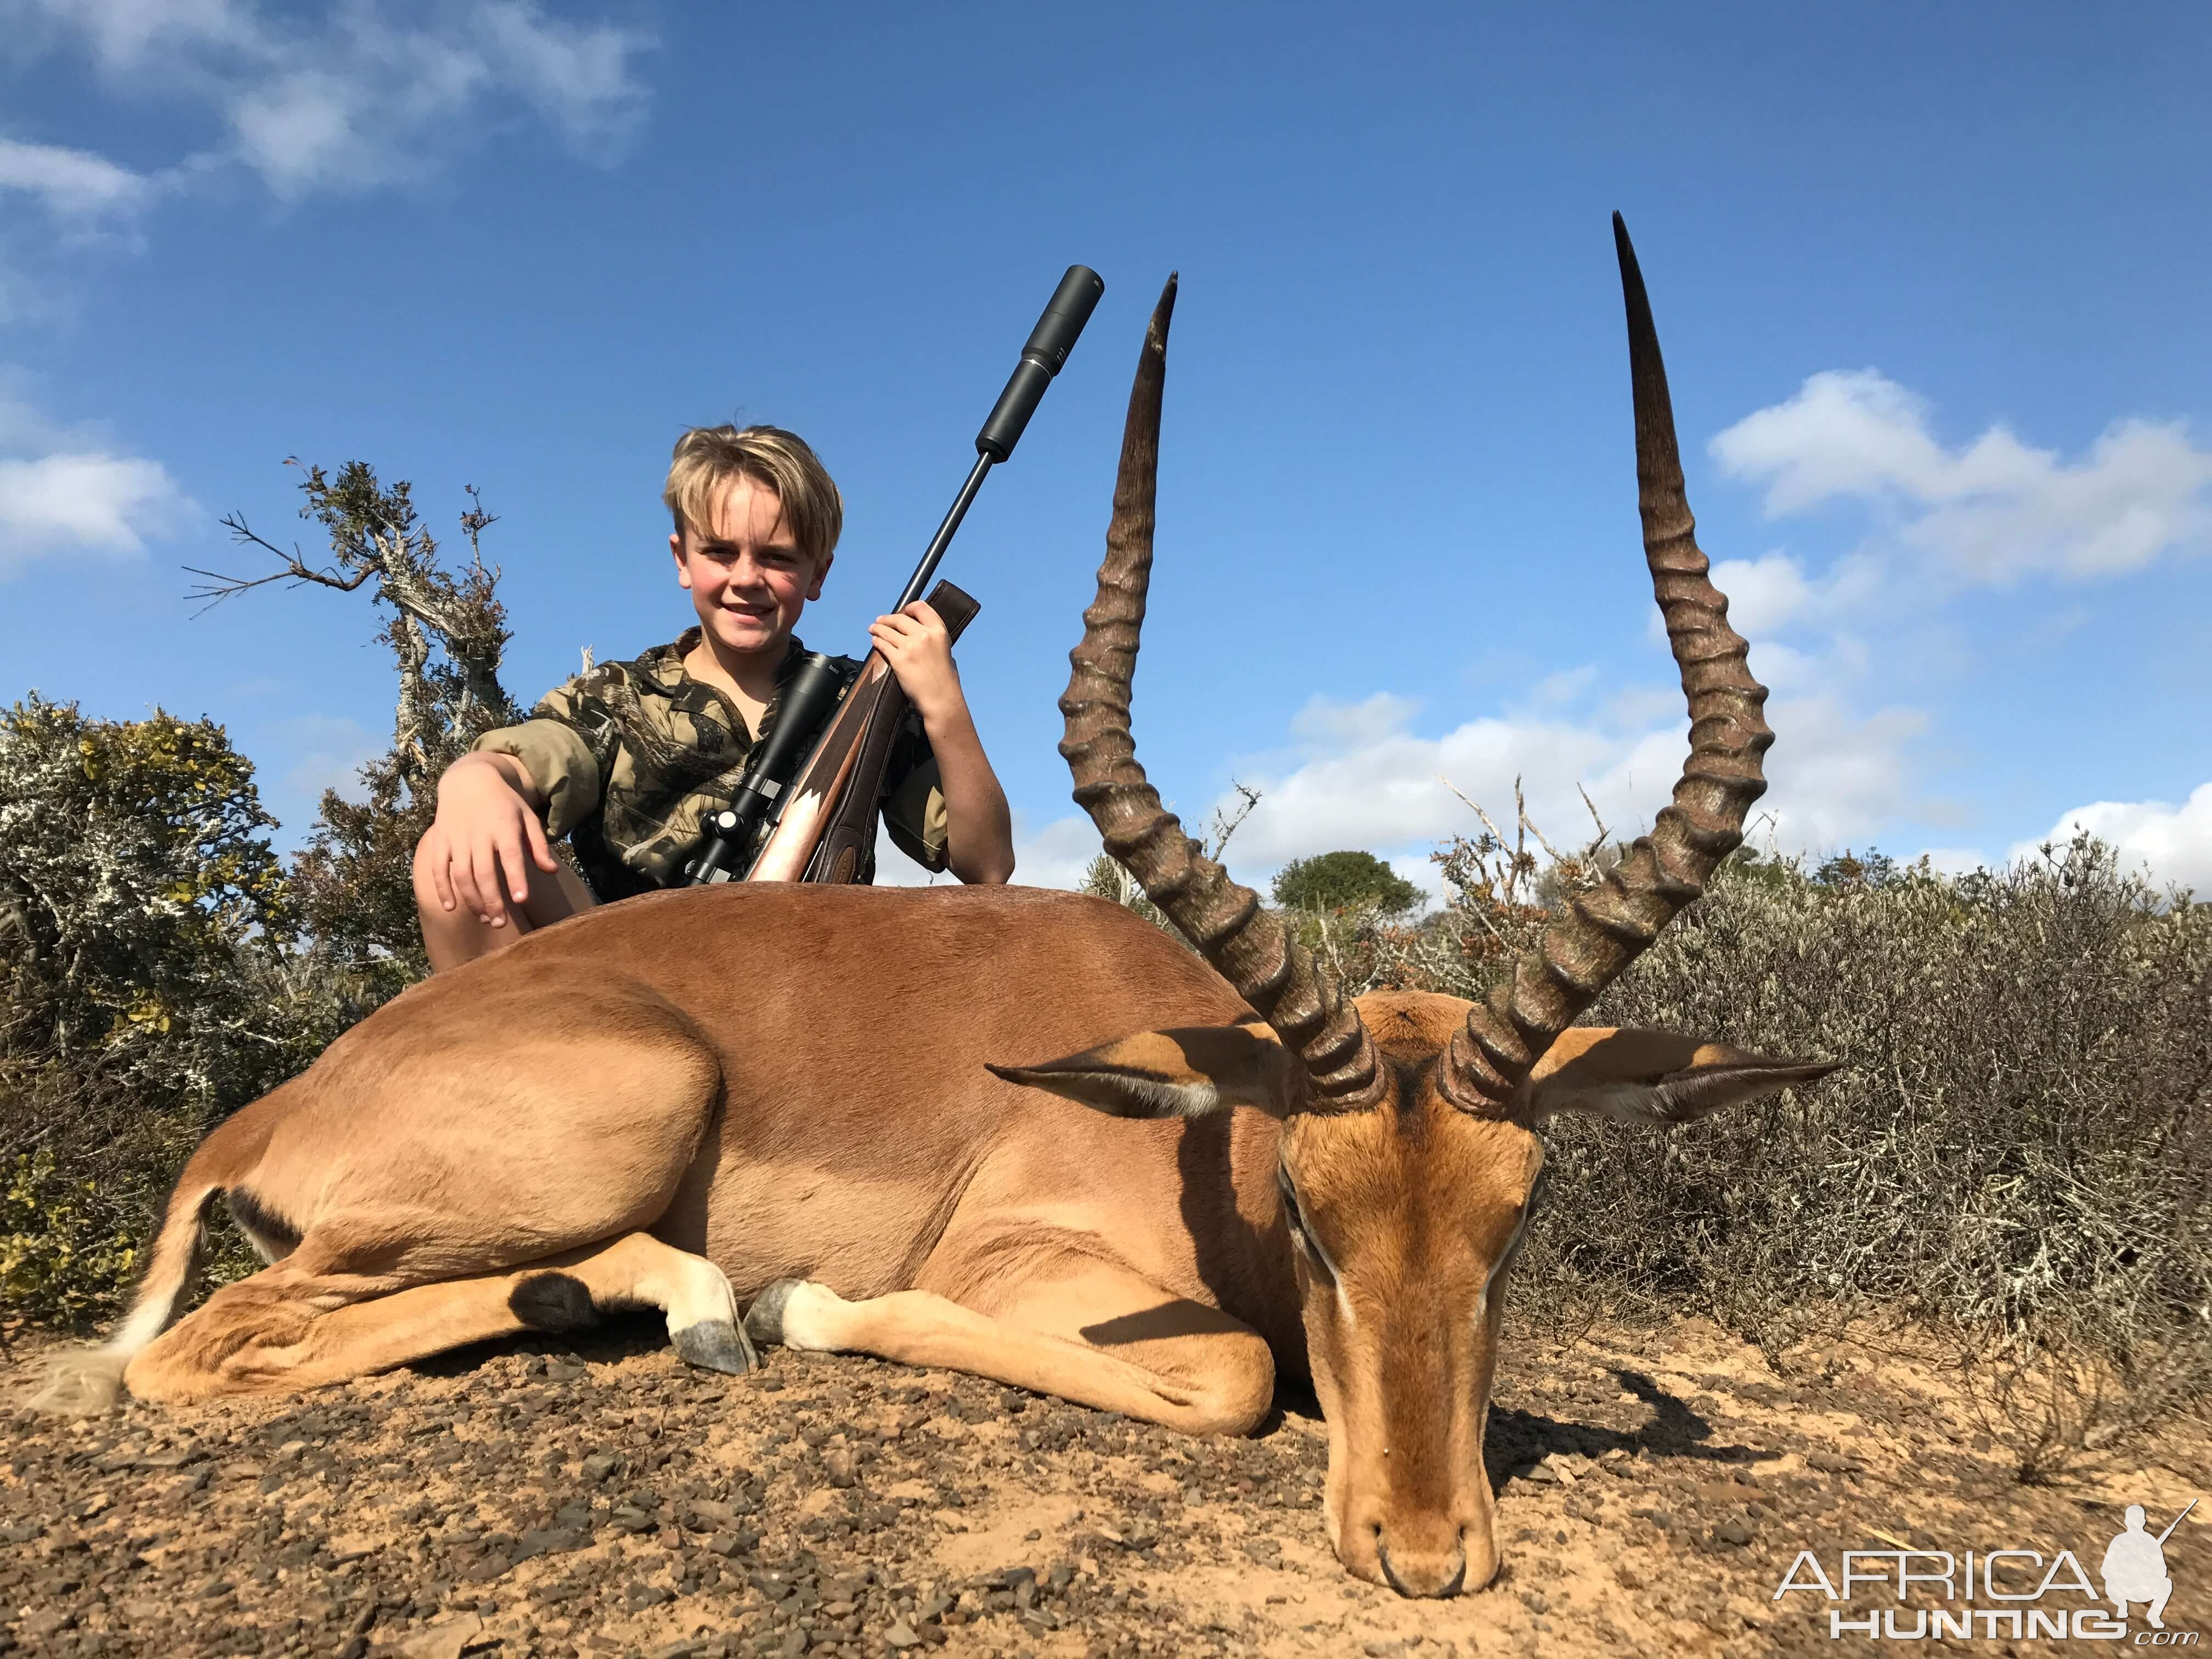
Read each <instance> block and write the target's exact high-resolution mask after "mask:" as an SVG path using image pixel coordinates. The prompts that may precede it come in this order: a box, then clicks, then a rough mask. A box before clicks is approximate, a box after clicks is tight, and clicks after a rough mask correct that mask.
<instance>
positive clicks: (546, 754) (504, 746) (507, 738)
mask: <svg viewBox="0 0 2212 1659" xmlns="http://www.w3.org/2000/svg"><path fill="white" fill-rule="evenodd" d="M539 707H540V708H543V707H544V704H542V703H541V704H540V705H539ZM470 749H471V751H472V752H475V753H477V754H491V755H512V756H513V757H514V758H515V759H517V760H519V761H520V762H521V763H522V764H523V767H524V769H526V770H527V771H528V772H529V774H530V781H532V783H534V784H536V785H537V786H538V789H539V790H540V791H541V792H542V793H544V796H545V833H546V835H547V836H549V837H550V838H551V839H552V840H555V841H558V840H560V839H561V837H562V836H565V835H567V834H568V832H569V831H570V830H571V829H574V828H575V827H576V826H577V825H578V824H580V823H582V822H583V821H584V820H585V819H586V818H587V817H591V815H592V811H593V810H594V809H596V808H597V807H598V805H599V760H598V758H597V757H595V756H594V755H593V754H592V749H591V745H590V744H587V743H586V742H585V741H584V738H583V734H582V733H581V732H578V731H577V730H576V728H575V727H574V726H570V725H568V724H567V723H566V722H565V721H562V720H553V719H550V718H543V717H533V718H532V719H530V720H525V721H523V722H522V724H521V725H520V726H501V727H500V728H499V730H497V731H496V732H485V733H484V734H483V736H482V737H480V738H477V740H476V742H474V743H473V744H471V745H470Z"/></svg>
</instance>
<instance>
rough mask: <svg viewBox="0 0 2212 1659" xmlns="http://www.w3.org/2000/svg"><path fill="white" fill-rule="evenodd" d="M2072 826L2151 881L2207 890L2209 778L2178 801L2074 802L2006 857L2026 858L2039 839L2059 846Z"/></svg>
mask: <svg viewBox="0 0 2212 1659" xmlns="http://www.w3.org/2000/svg"><path fill="white" fill-rule="evenodd" d="M2076 829H2087V831H2088V832H2089V833H2090V834H2091V835H2093V836H2096V837H2097V838H2098V839H2099V840H2100V841H2105V842H2111V843H2112V845H2113V846H2114V847H2116V848H2118V849H2119V854H2120V864H2121V866H2122V867H2123V868H2125V869H2148V871H2149V872H2150V874H2151V878H2152V879H2153V880H2154V881H2158V882H2160V883H2167V882H2178V883H2179V884H2182V885H2184V886H2186V887H2193V888H2194V889H2196V890H2197V892H2198V893H2200V894H2202V893H2207V892H2212V783H2203V784H2199V785H2198V786H2197V787H2196V788H2195V789H2193V790H2191V792H2190V796H2189V799H2187V800H2185V801H2184V802H2183V803H2182V804H2181V805H2179V806H2175V805H2172V804H2171V803H2169V802H2166V801H2162V800H2100V801H2093V802H2091V803H2090V804H2089V805H2087V806H2077V807H2075V809H2074V810H2073V811H2070V812H2068V813H2066V814H2065V815H2064V816H2063V817H2060V819H2059V820H2058V822H2057V823H2055V824H2053V825H2052V826H2051V833H2050V834H2049V835H2047V836H2043V837H2042V838H2041V842H2020V843H2019V844H2018V845H2017V846H2015V848H2013V849H2012V856H2013V857H2014V858H2015V859H2022V858H2027V857H2031V856H2033V854H2034V853H2035V851H2036V849H2037V848H2038V847H2039V845H2040V844H2042V842H2050V843H2051V844H2053V845H2055V846H2061V847H2063V846H2064V845H2065V844H2066V842H2069V841H2070V840H2071V839H2072V838H2073V836H2074V833H2075V830H2076Z"/></svg>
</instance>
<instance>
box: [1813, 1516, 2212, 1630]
mask: <svg viewBox="0 0 2212 1659" xmlns="http://www.w3.org/2000/svg"><path fill="white" fill-rule="evenodd" d="M2197 1502H2198V1500H2197V1499H2196V1498H2191V1499H2190V1500H2189V1502H2188V1504H2185V1506H2184V1507H2183V1509H2182V1510H2181V1513H2180V1514H2179V1515H2177V1516H2174V1517H2173V1519H2172V1520H2171V1521H2169V1522H2166V1529H2165V1530H2164V1531H2163V1532H2156V1533H2154V1532H2153V1531H2151V1530H2150V1527H2149V1524H2148V1515H2147V1512H2146V1511H2145V1510H2144V1508H2143V1506H2142V1504H2129V1505H2128V1508H2127V1510H2126V1516H2125V1521H2126V1525H2125V1527H2124V1529H2123V1530H2122V1531H2121V1532H2120V1533H2119V1534H2118V1535H2117V1536H2115V1537H2114V1538H2113V1539H2112V1542H2111V1543H2109V1544H2108V1545H2106V1547H2105V1553H2104V1558H2103V1559H2102V1560H2101V1561H2100V1560H2098V1559H2097V1558H2096V1557H2095V1556H2094V1555H2092V1554H2090V1553H2088V1552H2087V1550H2085V1551H2084V1552H2083V1553H2082V1555H2081V1556H2076V1555H2075V1553H2074V1552H2073V1551H2072V1550H2069V1549H2060V1550H2058V1551H2057V1552H2056V1553H2045V1551H2044V1550H2041V1549H2033V1548H2028V1547H2023V1546H2020V1545H2008V1546H2004V1547H1990V1546H1989V1545H1987V1544H1984V1543H1978V1544H1977V1546H1976V1547H1972V1548H1969V1549H1967V1550H1965V1551H1963V1552H1954V1550H1951V1549H1946V1548H1942V1547H1937V1546H1936V1544H1935V1543H1934V1542H1933V1541H1929V1543H1928V1544H1927V1545H1925V1546H1914V1545H1911V1544H1909V1543H1908V1542H1907V1541H1905V1540H1904V1539H1902V1538H1893V1537H1891V1536H1890V1535H1889V1534H1887V1533H1884V1532H1877V1533H1875V1536H1876V1537H1877V1538H1879V1539H1881V1541H1882V1542H1883V1543H1885V1544H1887V1546H1889V1547H1888V1548H1886V1549H1878V1550H1877V1549H1850V1550H1845V1551H1844V1552H1843V1553H1842V1555H1841V1557H1840V1558H1839V1559H1837V1560H1836V1562H1835V1569H1836V1570H1835V1571H1830V1568H1829V1565H1828V1564H1827V1563H1826V1562H1823V1561H1822V1560H1821V1559H1820V1556H1819V1555H1818V1554H1817V1553H1815V1552H1814V1551H1812V1550H1800V1551H1798V1552H1797V1555H1796V1559H1794V1560H1793V1561H1791V1562H1790V1567H1789V1570H1788V1571H1786V1572H1784V1574H1783V1575H1782V1582H1781V1583H1778V1584H1777V1585H1776V1586H1775V1589H1774V1600H1775V1601H1783V1600H1784V1598H1785V1597H1788V1596H1790V1595H1815V1596H1818V1597H1820V1599H1821V1600H1823V1601H1826V1602H1827V1603H1828V1606H1827V1607H1826V1609H1825V1611H1826V1613H1827V1615H1828V1636H1829V1638H1830V1639H1831V1640H1840V1639H1841V1638H1844V1637H1845V1636H1866V1637H1872V1638H1875V1639H1876V1640H1878V1641H1881V1640H1887V1641H1892V1642H1921V1641H1928V1640H1931V1639H1936V1638H1947V1637H1948V1638H1954V1639H1956V1638H1980V1639H1983V1640H2000V1639H2009V1640H2012V1641H2015V1642H2017V1641H2020V1640H2022V1639H2031V1640H2032V1639H2034V1638H2051V1639H2069V1640H2073V1641H2091V1642H2124V1643H2126V1644H2128V1645H2130V1646H2131V1647H2139V1648H2170V1647H2175V1648H2179V1647H2187V1648H2193V1647H2196V1646H2197V1645H2198V1644H2199V1643H2200V1642H2201V1640H2202V1637H2201V1635H2200V1633H2199V1632H2196V1631H2188V1630H2183V1631H2174V1630H2168V1629H2167V1628H2166V1603H2167V1601H2169V1600H2171V1599H2172V1595H2173V1578H2172V1574H2171V1573H2169V1572H2168V1571H2167V1570H2166V1541H2167V1540H2168V1539H2170V1538H2172V1536H2173V1534H2174V1529H2175V1528H2178V1527H2179V1526H2180V1524H2181V1523H2182V1522H2183V1520H2184V1519H2185V1518H2186V1517H2187V1516H2188V1514H2189V1512H2190V1511H2191V1510H2194V1509H2195V1508H2196V1507H2197ZM2085 1558H2086V1559H2085ZM2093 1561H2094V1562H2096V1564H2097V1574H2096V1577H2094V1578H2093V1577H2091V1576H2090V1573H2089V1563H2090V1562H2093ZM2100 1581H2101V1583H2102V1589H2101V1591H2100V1589H2099V1584H2100ZM2130 1607H2136V1608H2140V1609H2141V1616H2142V1620H2143V1624H2142V1626H2139V1627H2137V1628H2136V1629H2135V1631H2134V1632H2133V1633H2132V1634H2130V1627H2129V1624H2128V1610H2129V1608H2130Z"/></svg>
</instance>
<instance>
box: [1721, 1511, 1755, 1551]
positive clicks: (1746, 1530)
mask: <svg viewBox="0 0 2212 1659" xmlns="http://www.w3.org/2000/svg"><path fill="white" fill-rule="evenodd" d="M1713 1535H1714V1536H1715V1537H1717V1538H1718V1539H1719V1540H1720V1541H1722V1542H1723V1544H1735V1545H1744V1544H1748V1543H1749V1542H1751V1535H1752V1525H1751V1522H1748V1521H1747V1520H1745V1519H1744V1518H1743V1516H1740V1515H1731V1516H1729V1518H1728V1519H1727V1520H1725V1521H1723V1522H1721V1523H1720V1525H1718V1526H1717V1527H1715V1528H1713Z"/></svg>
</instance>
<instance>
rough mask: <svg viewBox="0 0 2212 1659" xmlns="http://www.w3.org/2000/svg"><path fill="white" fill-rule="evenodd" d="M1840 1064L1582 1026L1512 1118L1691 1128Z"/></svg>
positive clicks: (1545, 1062)
mask: <svg viewBox="0 0 2212 1659" xmlns="http://www.w3.org/2000/svg"><path fill="white" fill-rule="evenodd" d="M1842 1064H1843V1062H1841V1061H1840V1060H1778V1059H1776V1058H1774V1057H1772V1056H1771V1055H1767V1054H1749V1053H1747V1052H1746V1051H1745V1050H1743V1049H1741V1048H1729V1046H1728V1044H1726V1043H1724V1042H1701V1041H1699V1039H1698V1038H1696V1037H1686V1036H1678V1035H1676V1034H1675V1033H1674V1032H1672V1031H1639V1030H1608V1029H1607V1028H1605V1027H1602V1026H1589V1025H1578V1026H1573V1027H1571V1028H1569V1029H1568V1030H1566V1031H1565V1032H1562V1033H1561V1034H1560V1036H1559V1041H1558V1042H1555V1043H1553V1045H1552V1049H1551V1052H1550V1053H1548V1054H1546V1055H1545V1056H1544V1058H1543V1059H1542V1060H1541V1061H1539V1062H1538V1064H1537V1066H1536V1068H1535V1070H1534V1072H1532V1073H1530V1075H1529V1079H1528V1082H1527V1083H1526V1084H1524V1085H1522V1089H1521V1098H1520V1100H1519V1102H1518V1103H1517V1109H1516V1112H1515V1113H1514V1115H1515V1117H1516V1119H1518V1120H1519V1121H1522V1122H1523V1123H1527V1124H1529V1125H1531V1126H1534V1124H1536V1123H1539V1122H1541V1121H1542V1120H1544V1119H1545V1118H1547V1117H1549V1116H1551V1115H1552V1114H1553V1113H1554V1112H1589V1113H1593V1114H1595V1115H1599V1116H1603V1117H1610V1118H1613V1119H1617V1120H1618V1121H1620V1122H1623V1123H1689V1122H1693V1121H1696V1120H1697V1119H1699V1118H1701V1117H1704V1116H1705V1115H1707V1114H1708V1113H1711V1112H1717V1111H1718V1110H1720V1109H1721V1108H1723V1106H1735V1105H1740V1104H1741V1103H1743V1102H1745V1101H1747V1100H1757V1099H1758V1098H1759V1097H1760V1096H1762V1095H1771V1094H1772V1093H1773V1092H1774V1091H1776V1090H1778V1089H1787V1088H1790V1087H1793V1086H1796V1085H1802V1084H1807V1083H1817V1082H1819V1081H1820V1079H1822V1078H1824V1077H1826V1076H1827V1075H1828V1073H1831V1072H1833V1071H1838V1070H1840V1069H1841V1068H1842Z"/></svg>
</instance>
